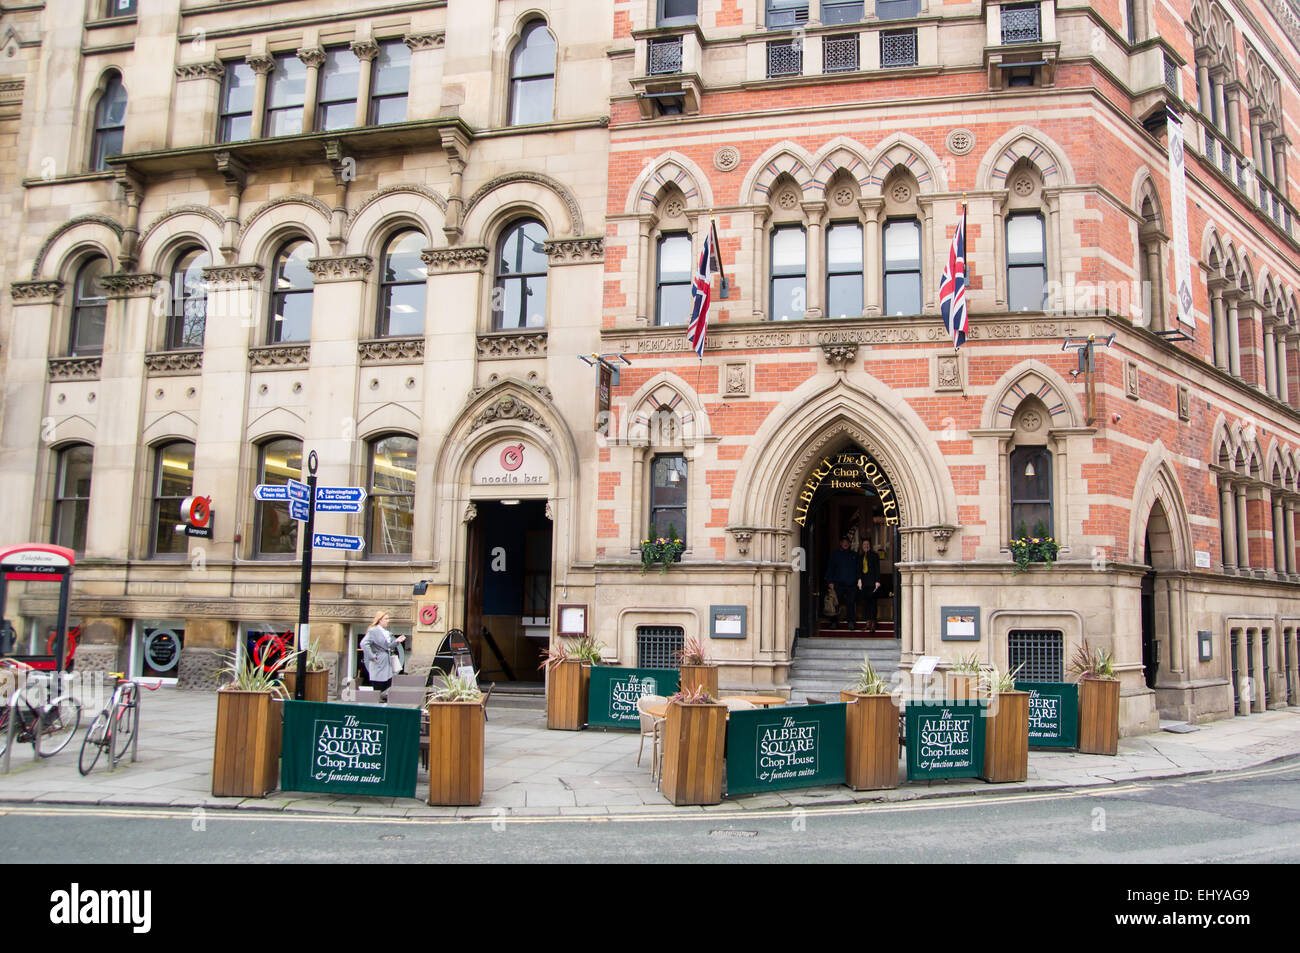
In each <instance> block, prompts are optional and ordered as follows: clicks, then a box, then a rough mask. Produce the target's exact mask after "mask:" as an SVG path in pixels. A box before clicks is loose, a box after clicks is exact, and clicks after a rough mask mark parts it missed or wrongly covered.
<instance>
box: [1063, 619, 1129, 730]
mask: <svg viewBox="0 0 1300 953" xmlns="http://www.w3.org/2000/svg"><path fill="white" fill-rule="evenodd" d="M1069 673H1070V674H1071V675H1072V676H1074V677H1075V678H1077V679H1078V680H1079V750H1080V751H1081V752H1083V753H1085V754H1110V755H1113V754H1115V753H1116V752H1117V751H1118V750H1119V678H1118V677H1117V676H1116V675H1115V656H1114V654H1112V653H1111V652H1110V651H1109V650H1107V649H1094V648H1092V646H1090V645H1089V644H1088V640H1087V639H1084V640H1083V644H1082V645H1080V646H1079V647H1078V648H1077V649H1075V652H1074V655H1072V656H1071V657H1070V667H1069Z"/></svg>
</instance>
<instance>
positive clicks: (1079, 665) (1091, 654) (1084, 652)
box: [1069, 639, 1116, 681]
mask: <svg viewBox="0 0 1300 953" xmlns="http://www.w3.org/2000/svg"><path fill="white" fill-rule="evenodd" d="M1069 672H1070V674H1071V675H1073V676H1075V677H1076V678H1079V679H1084V678H1097V679H1103V680H1108V681H1114V679H1115V677H1116V676H1115V655H1114V653H1113V652H1111V651H1110V650H1109V649H1094V648H1093V647H1092V646H1091V645H1089V644H1088V640H1087V639H1084V640H1083V644H1082V645H1080V646H1079V647H1078V648H1077V649H1075V650H1074V654H1073V655H1072V656H1070V668H1069Z"/></svg>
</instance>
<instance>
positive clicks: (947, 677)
mask: <svg viewBox="0 0 1300 953" xmlns="http://www.w3.org/2000/svg"><path fill="white" fill-rule="evenodd" d="M943 697H944V698H947V699H951V700H952V701H957V702H960V701H975V700H976V699H978V698H979V697H980V678H979V676H978V675H957V674H955V673H953V672H944V675H943Z"/></svg>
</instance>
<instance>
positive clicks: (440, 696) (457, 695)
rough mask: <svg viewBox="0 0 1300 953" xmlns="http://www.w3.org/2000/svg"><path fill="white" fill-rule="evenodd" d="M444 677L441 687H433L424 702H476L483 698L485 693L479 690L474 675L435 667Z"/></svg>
mask: <svg viewBox="0 0 1300 953" xmlns="http://www.w3.org/2000/svg"><path fill="white" fill-rule="evenodd" d="M434 671H435V672H437V673H438V675H439V676H441V678H442V685H441V687H438V688H434V689H432V690H431V691H430V692H429V694H428V695H427V696H425V699H424V702H425V704H426V705H427V704H428V703H429V702H476V701H480V700H482V698H483V693H482V692H481V691H479V687H478V685H477V684H476V682H475V680H474V678H473V676H470V675H461V674H460V673H459V672H450V673H449V672H444V671H443V670H442V669H440V668H436V669H434Z"/></svg>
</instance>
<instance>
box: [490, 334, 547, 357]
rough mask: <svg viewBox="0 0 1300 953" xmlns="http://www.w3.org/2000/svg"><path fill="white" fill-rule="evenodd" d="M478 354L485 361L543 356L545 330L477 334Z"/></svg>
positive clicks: (544, 354) (544, 353)
mask: <svg viewBox="0 0 1300 953" xmlns="http://www.w3.org/2000/svg"><path fill="white" fill-rule="evenodd" d="M478 356H479V357H480V358H481V359H483V360H487V361H492V360H501V359H504V358H512V357H545V356H546V332H545V331H526V332H522V333H519V334H511V333H504V334H503V333H501V332H499V331H498V332H494V333H492V334H480V335H479V336H478Z"/></svg>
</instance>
